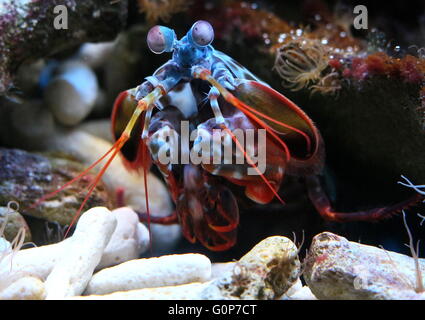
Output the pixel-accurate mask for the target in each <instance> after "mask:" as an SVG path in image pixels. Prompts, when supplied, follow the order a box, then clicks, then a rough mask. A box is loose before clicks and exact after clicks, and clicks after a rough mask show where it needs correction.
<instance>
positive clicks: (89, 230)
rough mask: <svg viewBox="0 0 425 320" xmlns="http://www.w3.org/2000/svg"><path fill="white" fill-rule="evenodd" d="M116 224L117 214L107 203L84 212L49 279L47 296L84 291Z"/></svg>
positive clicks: (63, 295) (55, 297) (46, 284)
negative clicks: (106, 206) (107, 207)
mask: <svg viewBox="0 0 425 320" xmlns="http://www.w3.org/2000/svg"><path fill="white" fill-rule="evenodd" d="M116 224H117V221H116V218H115V215H113V214H112V213H111V212H110V211H109V210H108V209H106V208H104V207H96V208H92V209H90V210H88V211H87V212H85V213H84V215H82V216H81V218H80V220H79V221H78V224H77V228H76V230H75V233H74V235H73V236H72V238H71V239H70V241H68V242H67V243H66V244H65V246H64V247H63V251H62V254H61V256H60V259H59V260H58V261H57V263H56V264H55V266H54V267H53V270H52V271H51V273H50V275H49V276H48V277H47V279H46V282H45V286H46V292H47V297H46V299H62V298H64V297H67V296H74V295H79V294H81V293H82V292H83V291H84V289H85V287H86V285H87V283H88V282H89V280H90V278H91V276H92V274H93V271H94V269H95V268H96V266H97V265H98V264H99V262H100V259H101V257H102V254H103V251H104V250H105V247H106V245H107V244H108V242H109V240H110V239H111V236H112V233H113V232H114V230H115V228H116Z"/></svg>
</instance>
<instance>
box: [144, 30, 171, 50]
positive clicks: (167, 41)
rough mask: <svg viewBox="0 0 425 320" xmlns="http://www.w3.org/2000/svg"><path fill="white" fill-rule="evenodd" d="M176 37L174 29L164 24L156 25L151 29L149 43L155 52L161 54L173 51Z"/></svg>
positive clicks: (148, 37)
mask: <svg viewBox="0 0 425 320" xmlns="http://www.w3.org/2000/svg"><path fill="white" fill-rule="evenodd" d="M175 39H176V34H175V32H174V30H172V29H170V28H167V27H163V26H155V27H152V28H151V29H150V30H149V33H148V36H147V43H148V47H149V49H150V50H151V51H152V52H153V53H156V54H161V53H164V52H171V51H173V46H174V41H175Z"/></svg>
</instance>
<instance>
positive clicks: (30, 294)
mask: <svg viewBox="0 0 425 320" xmlns="http://www.w3.org/2000/svg"><path fill="white" fill-rule="evenodd" d="M45 297H46V291H45V288H44V283H43V281H41V280H40V279H38V278H35V277H31V276H26V277H23V278H20V279H18V280H17V281H15V282H13V283H12V284H10V285H9V286H8V287H6V288H4V289H3V290H1V291H0V300H43V299H44V298H45Z"/></svg>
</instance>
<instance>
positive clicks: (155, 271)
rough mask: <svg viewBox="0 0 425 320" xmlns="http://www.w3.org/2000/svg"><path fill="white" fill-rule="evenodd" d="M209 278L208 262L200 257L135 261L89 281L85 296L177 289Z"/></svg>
mask: <svg viewBox="0 0 425 320" xmlns="http://www.w3.org/2000/svg"><path fill="white" fill-rule="evenodd" d="M210 279H211V262H210V260H209V259H208V258H207V257H206V256H203V255H200V254H182V255H170V256H162V257H159V258H149V259H138V260H131V261H128V262H125V263H122V264H120V265H118V266H115V267H111V268H107V269H103V270H101V271H99V272H98V273H96V274H95V275H94V276H93V277H92V279H91V280H90V282H89V284H88V286H87V289H86V291H85V293H86V294H87V295H92V294H97V295H99V294H107V293H112V292H115V291H128V290H134V289H142V288H153V287H164V286H176V285H180V284H185V283H191V282H204V281H208V280H210Z"/></svg>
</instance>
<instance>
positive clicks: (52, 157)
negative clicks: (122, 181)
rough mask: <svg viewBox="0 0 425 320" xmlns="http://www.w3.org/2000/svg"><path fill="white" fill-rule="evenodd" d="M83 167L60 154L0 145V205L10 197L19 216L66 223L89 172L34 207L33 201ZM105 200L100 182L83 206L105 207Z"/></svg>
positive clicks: (74, 174)
mask: <svg viewBox="0 0 425 320" xmlns="http://www.w3.org/2000/svg"><path fill="white" fill-rule="evenodd" d="M83 169H84V167H83V166H82V165H81V164H80V163H78V162H76V161H74V160H71V159H69V158H67V157H65V156H64V155H59V154H46V155H40V154H34V153H29V152H25V151H21V150H16V149H3V148H0V205H2V206H5V205H6V204H7V203H8V202H10V201H12V200H13V201H16V202H18V203H19V206H20V212H21V213H22V214H23V215H30V216H34V217H37V218H41V219H45V220H48V221H52V222H58V223H60V224H62V225H69V224H70V223H71V221H72V219H73V217H74V215H75V213H76V212H77V210H78V208H79V207H80V205H81V203H82V201H83V199H84V197H85V194H84V192H81V190H85V189H86V188H87V187H88V185H89V184H90V182H91V181H92V180H93V175H92V174H88V175H86V177H85V178H83V179H80V180H79V181H78V182H76V183H75V184H74V185H73V187H69V188H67V189H66V190H64V191H63V192H60V193H59V194H57V195H55V196H54V197H52V198H50V199H47V200H45V201H44V202H42V203H40V204H39V205H38V206H34V204H35V203H36V202H37V200H39V199H40V198H41V197H43V196H44V195H46V194H49V193H50V192H53V191H55V190H57V189H58V188H59V187H61V186H62V185H64V184H65V183H66V182H68V181H69V180H70V179H72V178H73V177H75V176H77V175H78V174H79V173H80V172H81V171H83ZM109 202H110V200H109V197H108V194H107V193H106V191H105V189H104V188H103V186H102V183H100V184H99V185H98V186H97V187H96V188H95V190H94V192H93V193H92V196H91V197H90V199H89V200H88V203H87V205H86V206H85V208H90V207H93V206H99V205H104V206H108V205H109Z"/></svg>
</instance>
